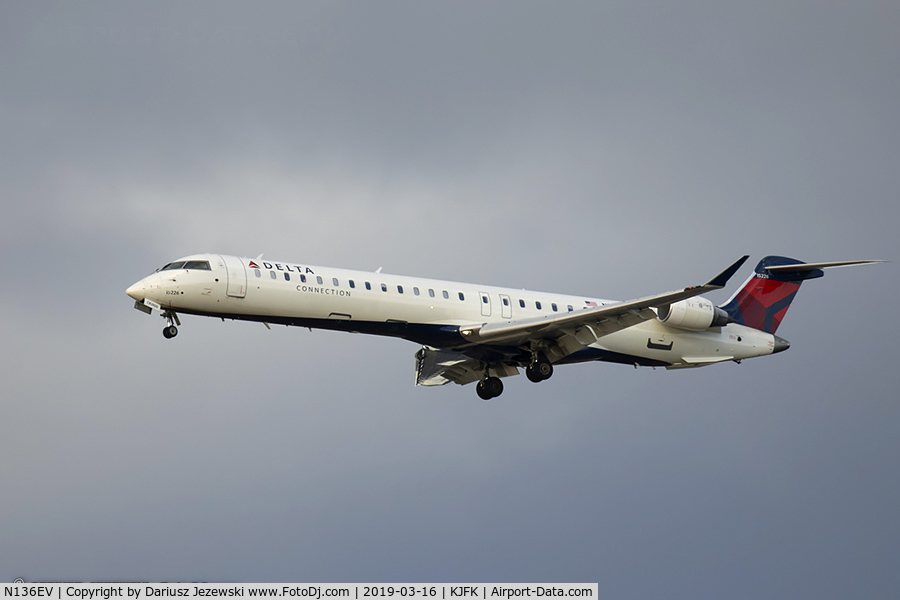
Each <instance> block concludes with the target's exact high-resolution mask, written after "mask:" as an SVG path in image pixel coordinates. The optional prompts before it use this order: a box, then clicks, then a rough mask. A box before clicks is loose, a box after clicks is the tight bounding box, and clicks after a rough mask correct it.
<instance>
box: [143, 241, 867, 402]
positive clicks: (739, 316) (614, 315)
mask: <svg viewBox="0 0 900 600" xmlns="http://www.w3.org/2000/svg"><path fill="white" fill-rule="evenodd" d="M747 258H748V257H747V256H744V257H742V258H740V259H738V260H737V261H735V262H733V263H732V264H731V265H730V266H729V267H728V268H726V269H725V270H723V271H722V272H721V273H719V274H718V275H716V276H715V277H713V278H712V279H710V280H709V281H707V282H706V283H704V284H701V285H692V286H689V287H686V288H683V289H679V290H674V291H671V292H664V293H661V294H654V295H652V296H644V297H641V298H636V299H633V300H627V301H625V302H622V301H618V300H603V299H600V298H592V297H586V296H576V295H572V294H558V293H551V292H538V291H531V290H524V289H519V288H505V287H498V286H493V285H485V284H473V283H463V282H456V281H443V280H439V279H426V278H422V277H406V276H401V275H389V274H387V273H382V272H381V269H378V270H377V271H375V272H372V271H351V270H347V269H336V268H332V267H313V266H304V267H300V266H297V265H298V263H295V262H269V261H262V260H261V259H262V255H260V256H259V257H258V258H256V259H254V260H250V259H247V258H241V257H237V256H227V255H224V254H197V255H194V256H188V257H185V258H181V259H179V260H176V261H175V262H171V263H168V264H167V265H165V266H164V267H162V268H160V269H158V270H157V271H156V272H155V273H152V274H151V275H149V276H147V277H145V278H144V279H142V280H141V281H139V282H137V283H135V284H134V285H132V286H131V287H129V288H128V290H127V291H126V293H127V294H128V295H129V296H131V297H132V298H133V299H134V300H135V305H134V306H135V308H137V309H139V310H140V311H142V312H144V313H148V314H149V313H151V312H152V311H154V310H156V311H159V312H160V313H161V314H162V316H163V317H164V318H165V319H166V321H167V326H166V327H165V328H164V329H163V335H164V336H165V337H166V338H173V337H175V336H176V335H177V334H178V326H180V325H181V321H180V319H179V315H182V314H192V315H202V316H207V317H217V318H221V319H222V320H225V319H235V320H241V321H255V322H258V323H263V324H264V325H266V327H269V326H270V325H271V324H273V323H275V324H279V325H288V326H295V327H308V328H310V329H312V328H318V329H330V330H334V331H346V332H351V333H366V334H372V335H382V336H391V337H398V338H402V339H405V340H409V341H411V342H414V343H416V344H419V345H421V348H420V349H419V350H418V351H417V352H416V353H415V359H416V379H415V381H416V385H424V386H432V385H444V384H446V383H450V382H453V383H457V384H460V385H465V384H468V383H475V384H476V385H475V391H476V392H477V393H478V396H479V397H480V398H482V399H484V400H489V399H491V398H494V397H496V396H499V395H500V394H501V393H502V392H503V382H502V381H501V379H502V378H505V377H509V376H511V375H516V374H518V373H519V372H520V371H519V370H520V369H524V370H525V375H526V377H527V378H528V379H529V381H532V382H534V383H538V382H541V381H544V380H546V379H549V378H550V376H551V375H553V371H554V368H555V367H556V366H557V365H565V364H573V363H583V362H591V361H602V362H608V363H618V364H628V365H634V366H635V367H639V366H640V367H665V368H667V369H685V368H692V367H702V366H706V365H712V364H717V363H722V362H735V363H740V362H741V361H742V360H744V359H747V358H753V357H757V356H768V355H770V354H775V353H778V352H782V351H784V350H787V349H788V347H790V344H789V343H788V341H787V340H785V339H782V338H781V337H779V336H777V335H775V331H776V330H777V329H778V326H779V325H780V324H781V321H782V320H783V319H784V315H785V313H786V312H787V309H788V307H789V306H790V305H791V302H792V301H793V300H794V296H796V294H797V290H799V289H800V284H801V283H803V282H804V281H806V280H807V279H815V278H817V277H821V276H822V275H823V274H824V273H823V271H822V270H823V269H827V268H829V267H842V266H848V265H856V264H863V263H868V262H881V261H869V260H860V261H845V262H832V263H804V262H801V261H799V260H795V259H793V258H785V257H783V256H767V257H765V258H763V259H762V260H761V261H760V262H759V264H758V265H756V269H755V270H754V272H753V275H752V276H751V277H750V279H748V280H747V282H746V283H745V284H744V286H743V287H742V288H741V289H740V290H738V292H737V293H736V294H735V295H734V296H733V297H732V298H731V299H730V300H729V301H728V302H726V303H725V304H724V305H722V306H716V305H715V304H714V303H713V302H712V301H710V300H708V299H706V298H704V297H703V296H702V294H706V293H707V292H713V291H716V290H720V289H722V288H724V287H725V286H726V285H727V283H728V280H729V279H730V278H731V276H732V275H734V274H735V273H736V272H737V271H738V270H739V269H740V268H741V267H742V266H743V264H744V261H746V260H747ZM302 264H304V265H305V264H306V263H302Z"/></svg>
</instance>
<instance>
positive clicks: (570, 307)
mask: <svg viewBox="0 0 900 600" xmlns="http://www.w3.org/2000/svg"><path fill="white" fill-rule="evenodd" d="M573 310H575V309H574V308H572V305H571V304H570V305H569V312H572V311H573Z"/></svg>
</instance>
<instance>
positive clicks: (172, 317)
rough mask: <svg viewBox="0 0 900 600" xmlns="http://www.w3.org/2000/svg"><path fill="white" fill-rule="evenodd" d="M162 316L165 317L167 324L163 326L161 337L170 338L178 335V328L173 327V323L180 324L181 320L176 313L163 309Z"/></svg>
mask: <svg viewBox="0 0 900 600" xmlns="http://www.w3.org/2000/svg"><path fill="white" fill-rule="evenodd" d="M162 316H164V317H165V318H166V322H167V323H168V325H166V326H165V327H164V328H163V337H164V338H166V339H167V340H170V339H172V338H173V337H175V336H176V335H178V328H177V327H175V324H176V323H177V324H178V325H181V321H180V320H179V319H178V315H177V314H175V313H174V312H172V311H171V310H167V311H165V312H164V313H163V314H162Z"/></svg>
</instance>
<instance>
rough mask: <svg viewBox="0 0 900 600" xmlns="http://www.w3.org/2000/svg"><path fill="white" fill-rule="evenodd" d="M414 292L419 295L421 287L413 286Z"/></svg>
mask: <svg viewBox="0 0 900 600" xmlns="http://www.w3.org/2000/svg"><path fill="white" fill-rule="evenodd" d="M413 294H415V295H416V296H418V295H419V288H417V287H414V288H413Z"/></svg>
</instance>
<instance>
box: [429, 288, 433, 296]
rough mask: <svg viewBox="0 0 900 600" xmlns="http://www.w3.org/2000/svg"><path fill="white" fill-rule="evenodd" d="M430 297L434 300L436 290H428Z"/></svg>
mask: <svg viewBox="0 0 900 600" xmlns="http://www.w3.org/2000/svg"><path fill="white" fill-rule="evenodd" d="M428 295H429V296H431V297H432V298H434V290H433V289H431V288H428Z"/></svg>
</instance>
